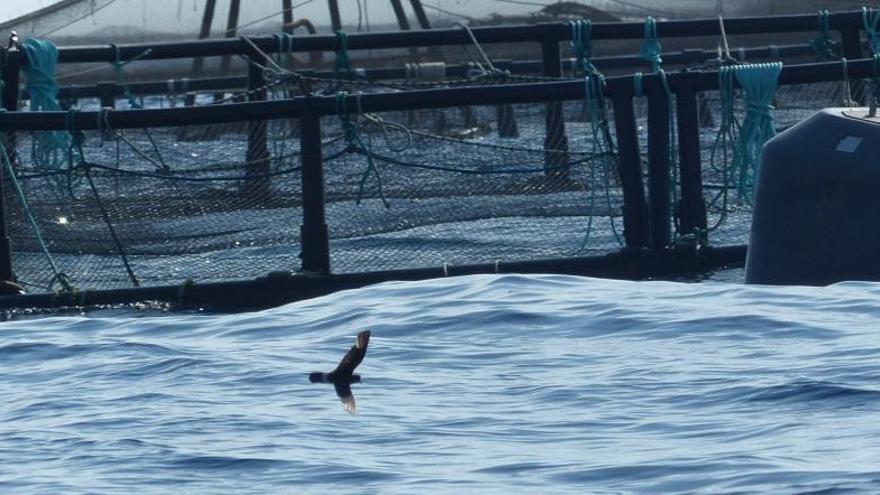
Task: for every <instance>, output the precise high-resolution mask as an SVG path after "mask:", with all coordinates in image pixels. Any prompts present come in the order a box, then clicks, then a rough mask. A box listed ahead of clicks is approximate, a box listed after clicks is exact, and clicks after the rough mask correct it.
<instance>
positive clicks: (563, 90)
mask: <svg viewBox="0 0 880 495" xmlns="http://www.w3.org/2000/svg"><path fill="white" fill-rule="evenodd" d="M844 67H846V69H847V74H848V75H849V77H850V78H864V77H871V76H873V74H874V60H873V59H861V60H853V61H849V62H848V63H847V64H846V66H844V64H843V63H842V62H819V63H811V64H801V65H790V66H787V67H784V68H783V69H782V74H781V76H780V78H779V84H780V85H790V84H808V83H815V82H823V81H837V80H840V79H841V78H842V76H843V73H844ZM658 77H660V76H659V75H656V74H648V75H645V76H643V78H644V84H643V88H644V91H645V93H646V94H650V93H651V92H652V91H656V89H652V88H657V87H662V86H661V85H659V84H656V82H657V81H654V80H653V79H654V78H658ZM668 78H669V86H670V88H671V89H672V91H677V90H678V88H679V87H681V86H682V85H685V86H687V87H689V88H690V89H691V90H693V91H707V90H713V89H718V71H692V72H677V73H672V74H669V75H668ZM633 80H634V78H633V76H614V77H609V78H607V79H606V95H609V96H610V95H611V94H613V93H614V92H615V91H622V90H623V91H632V86H633ZM584 97H585V94H584V84H583V82H582V81H580V80H571V81H558V82H555V81H554V82H542V83H530V84H503V85H488V86H465V87H457V88H439V89H428V90H420V91H403V92H397V93H376V94H365V95H349V96H346V98H348V102H347V104H348V108H361V109H362V110H363V111H364V112H389V111H399V110H415V109H422V108H447V107H454V106H460V105H497V104H502V103H541V102H548V101H564V100H580V99H583V98H584ZM358 99H359V100H360V101H359V102H358ZM336 108H337V97H336V96H300V97H295V98H291V99H287V100H275V101H266V102H248V103H229V104H223V105H205V106H194V107H178V108H160V109H141V110H114V111H112V112H109V115H108V122H109V124H110V127H112V128H114V129H137V128H143V127H165V126H178V125H204V124H216V123H224V122H240V121H248V120H269V119H278V118H290V117H297V116H298V115H299V114H300V113H301V112H302V111H303V110H304V109H308V110H310V111H313V112H316V113H318V114H320V115H335V114H336V112H337V110H336ZM98 117H99V112H76V115H75V116H74V118H73V124H74V125H75V126H76V129H79V130H95V129H97V128H98V122H99V120H100V119H99V118H98ZM67 126H68V112H0V130H2V131H9V130H15V131H40V130H42V131H45V130H66V129H67V128H68V127H67Z"/></svg>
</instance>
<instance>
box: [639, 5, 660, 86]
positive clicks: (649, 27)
mask: <svg viewBox="0 0 880 495" xmlns="http://www.w3.org/2000/svg"><path fill="white" fill-rule="evenodd" d="M662 53H663V49H662V48H661V46H660V40H659V39H658V38H657V21H655V20H654V18H653V17H650V16H649V17H648V18H647V19H645V42H644V43H643V44H642V51H641V57H642V58H643V59H645V60H647V61H648V62H649V63H650V64H651V70H652V71H654V72H658V71H659V70H660V65H661V64H663V57H662V56H661V54H662Z"/></svg>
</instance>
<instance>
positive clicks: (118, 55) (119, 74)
mask: <svg viewBox="0 0 880 495" xmlns="http://www.w3.org/2000/svg"><path fill="white" fill-rule="evenodd" d="M110 48H111V49H112V50H113V54H114V57H113V61H112V62H110V65H111V66H113V72H114V74H115V75H116V83H117V84H119V85H120V86H122V91H123V95H124V96H125V99H126V100H128V104H129V105H130V106H131V108H135V109H137V108H142V107H143V105H141V104H140V102H138V101H137V99H136V98H135V97H134V94H132V92H131V89H130V88H129V87H128V80H127V78H126V77H125V70H124V69H125V66H126V65H128V64H130V63H132V62H135V61H137V60H140V59H142V58H144V57H146V56H147V55H149V54H150V53H152V52H153V50H152V49H150V48H147V49H146V50H144V51H142V52H140V53H138V54H137V55H135V56H134V57H131V58H130V59H127V60H123V59H122V51H121V50H120V49H119V45H117V44H116V43H110Z"/></svg>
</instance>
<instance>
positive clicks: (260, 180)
mask: <svg viewBox="0 0 880 495" xmlns="http://www.w3.org/2000/svg"><path fill="white" fill-rule="evenodd" d="M242 45H244V53H246V54H247V55H248V57H249V58H250V59H251V60H253V61H254V62H256V63H257V64H260V65H264V66H265V65H266V64H267V63H268V61H267V60H266V59H265V56H264V54H262V53H260V52H258V51H256V50H254V49H253V48H252V47H251V46H250V45H249V44H248V43H246V42H245V41H244V40H242ZM267 96H268V90H267V89H266V79H265V77H264V76H263V70H262V69H261V68H260V67H258V66H257V65H256V64H253V63H252V64H248V101H263V100H265V99H266V97H267ZM247 128H248V147H247V171H246V172H245V176H246V177H247V179H246V180H245V182H244V186H243V189H242V193H243V194H244V195H247V196H252V197H256V198H264V199H265V198H268V196H269V195H270V194H271V193H272V191H271V189H270V181H269V178H268V177H267V175H268V174H269V172H270V166H269V165H270V161H271V157H270V156H269V149H268V146H267V140H268V139H267V129H268V122H267V121H266V120H265V119H259V120H251V121H249V122H248V124H247Z"/></svg>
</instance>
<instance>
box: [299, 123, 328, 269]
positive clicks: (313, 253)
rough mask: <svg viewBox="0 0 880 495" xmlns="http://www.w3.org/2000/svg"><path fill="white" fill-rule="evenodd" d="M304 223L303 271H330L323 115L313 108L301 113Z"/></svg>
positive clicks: (301, 238) (301, 241)
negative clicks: (322, 127) (325, 208)
mask: <svg viewBox="0 0 880 495" xmlns="http://www.w3.org/2000/svg"><path fill="white" fill-rule="evenodd" d="M300 125H301V128H302V131H301V133H300V149H301V154H300V157H301V159H302V205H303V223H302V226H301V227H300V244H301V245H302V253H301V254H300V257H301V258H302V269H301V271H303V272H310V273H319V274H323V275H327V274H329V273H330V240H329V235H328V233H327V219H326V217H325V211H324V164H323V162H322V158H321V117H320V115H318V114H317V113H314V112H311V111H305V112H303V114H302V116H301V117H300Z"/></svg>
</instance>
